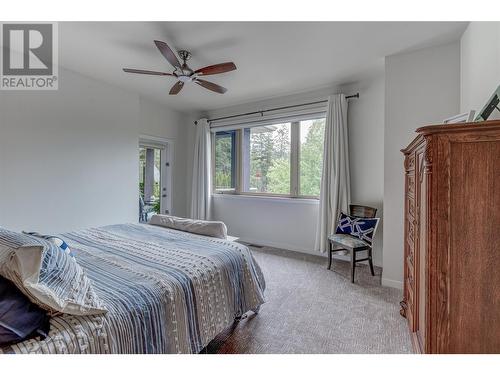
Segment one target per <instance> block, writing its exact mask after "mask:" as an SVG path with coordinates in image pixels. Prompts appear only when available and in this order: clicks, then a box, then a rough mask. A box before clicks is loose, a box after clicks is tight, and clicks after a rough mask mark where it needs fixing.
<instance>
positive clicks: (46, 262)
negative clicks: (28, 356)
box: [0, 228, 106, 315]
mask: <svg viewBox="0 0 500 375" xmlns="http://www.w3.org/2000/svg"><path fill="white" fill-rule="evenodd" d="M0 275H2V276H4V277H5V278H7V279H9V280H10V281H12V282H13V283H14V284H15V285H16V287H17V288H19V290H20V291H21V292H23V294H24V295H26V296H27V297H28V298H29V299H30V300H31V301H32V302H34V303H36V304H37V305H38V306H40V307H41V308H43V309H45V310H47V311H48V312H49V313H51V314H56V313H58V312H60V313H67V314H74V315H92V314H100V313H104V312H106V309H105V308H104V306H103V303H102V302H101V300H100V299H99V298H98V296H97V294H96V293H95V291H94V288H93V287H92V283H91V281H90V279H88V277H87V275H86V274H85V272H84V270H83V269H82V268H81V267H80V266H79V265H78V263H77V262H76V259H75V258H72V257H70V256H69V255H68V254H66V253H65V252H63V251H61V249H60V248H59V247H57V246H56V245H54V244H53V243H52V242H49V241H47V240H45V239H42V238H39V237H35V236H29V235H26V234H21V233H16V232H11V231H8V230H5V229H3V228H0Z"/></svg>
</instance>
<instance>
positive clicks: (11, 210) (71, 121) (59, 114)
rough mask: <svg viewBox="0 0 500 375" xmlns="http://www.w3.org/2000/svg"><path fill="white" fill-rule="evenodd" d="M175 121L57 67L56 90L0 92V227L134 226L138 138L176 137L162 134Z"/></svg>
mask: <svg viewBox="0 0 500 375" xmlns="http://www.w3.org/2000/svg"><path fill="white" fill-rule="evenodd" d="M141 108H142V110H141ZM180 120H182V116H181V115H179V114H176V113H175V111H173V112H172V113H169V112H168V111H167V112H165V111H163V112H162V111H161V110H159V109H158V107H157V105H149V104H148V103H147V101H145V100H140V99H139V97H138V95H136V94H133V93H129V92H127V91H124V90H122V89H119V88H116V87H114V86H111V85H108V84H105V83H102V82H99V81H96V80H93V79H90V78H87V77H84V76H82V75H80V74H76V73H74V72H70V71H67V70H65V69H62V68H60V83H59V90H57V91H16V92H15V91H8V92H7V91H3V92H0V225H1V226H3V227H6V228H10V229H13V230H38V231H41V232H46V233H61V232H65V231H69V230H74V229H79V228H85V227H89V226H98V225H106V224H113V223H123V222H133V221H137V217H138V138H139V134H140V133H147V134H153V135H157V136H172V137H180V136H179V134H180V133H179V130H175V129H174V130H172V131H173V132H172V133H171V132H170V130H166V128H168V127H169V126H171V125H172V124H170V123H171V122H172V123H174V122H175V124H174V128H175V126H181V125H178V124H177V122H178V121H180ZM139 123H140V124H141V127H139ZM162 124H163V125H162ZM163 127H165V130H164V129H163ZM181 149H182V148H181ZM177 159H181V160H182V159H183V157H182V156H179V157H178V158H177ZM179 167H183V164H182V163H180V164H179ZM182 175H184V172H182V173H181V177H180V180H181V181H182V183H183V178H182ZM176 183H177V182H176ZM177 190H179V188H177ZM181 193H182V192H181ZM179 194H180V193H179ZM180 195H181V199H180V202H182V203H179V204H178V205H177V206H175V207H178V210H179V212H185V195H184V196H182V194H180Z"/></svg>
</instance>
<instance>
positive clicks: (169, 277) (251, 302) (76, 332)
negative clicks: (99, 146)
mask: <svg viewBox="0 0 500 375" xmlns="http://www.w3.org/2000/svg"><path fill="white" fill-rule="evenodd" d="M59 237H61V238H62V239H63V240H64V241H66V243H67V244H68V245H69V246H70V248H71V250H72V252H73V253H74V254H75V257H76V259H77V262H78V264H80V266H81V267H82V268H83V269H84V270H85V272H86V273H87V276H88V278H89V279H90V280H92V283H93V286H94V289H95V291H96V293H97V294H98V296H99V297H100V298H101V299H102V301H103V302H104V305H105V307H106V309H107V310H108V313H107V314H104V315H89V316H74V315H67V314H63V315H60V316H56V317H53V318H52V319H51V330H50V333H49V337H48V338H47V339H45V340H44V341H40V340H39V339H32V340H28V341H24V342H22V343H19V344H16V345H12V346H9V347H6V348H1V349H0V352H4V353H198V352H200V351H201V350H202V349H203V348H204V347H205V346H206V345H207V344H208V343H209V342H210V341H211V340H212V339H213V338H214V337H215V336H216V335H217V334H218V333H220V332H221V331H222V330H224V329H225V328H227V327H228V326H229V325H230V324H232V322H233V321H234V319H235V317H238V316H241V315H242V314H244V313H245V312H247V311H249V310H255V309H258V308H259V306H260V305H261V304H262V303H264V295H263V292H264V288H265V281H264V277H263V275H262V272H261V270H260V268H259V266H258V264H257V263H256V262H255V260H254V259H253V257H252V254H251V253H250V251H249V250H248V248H247V247H245V246H243V245H241V244H238V243H234V242H229V241H224V240H220V239H215V238H211V237H204V236H199V235H194V234H190V233H186V232H180V231H176V230H172V229H167V228H163V227H157V226H153V225H147V224H120V225H112V226H106V227H100V228H92V229H87V230H82V231H77V232H71V233H67V234H64V235H60V236H59Z"/></svg>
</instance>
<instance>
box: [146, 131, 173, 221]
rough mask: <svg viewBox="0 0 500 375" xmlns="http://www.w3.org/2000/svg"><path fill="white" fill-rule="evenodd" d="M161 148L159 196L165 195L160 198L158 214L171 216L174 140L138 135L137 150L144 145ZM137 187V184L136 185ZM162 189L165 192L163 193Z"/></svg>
mask: <svg viewBox="0 0 500 375" xmlns="http://www.w3.org/2000/svg"><path fill="white" fill-rule="evenodd" d="M155 144H156V145H158V146H163V147H164V149H163V150H162V151H161V153H160V163H161V167H162V169H161V171H160V173H161V186H162V191H160V193H161V195H163V194H166V197H160V213H161V214H168V215H171V214H172V202H173V198H172V195H173V190H172V186H173V183H172V179H173V173H172V170H173V166H174V140H173V139H171V138H162V137H156V136H152V135H147V134H140V135H139V142H138V144H137V150H139V148H140V147H141V146H144V145H150V146H154V145H155ZM137 187H139V183H137ZM163 188H165V189H166V190H165V191H163Z"/></svg>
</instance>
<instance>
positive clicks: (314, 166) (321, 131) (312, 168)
mask: <svg viewBox="0 0 500 375" xmlns="http://www.w3.org/2000/svg"><path fill="white" fill-rule="evenodd" d="M324 135H325V119H324V118H321V119H315V120H307V121H301V122H300V153H299V167H300V168H299V170H300V189H299V191H300V195H305V196H319V188H320V184H321V170H322V168H323V140H324Z"/></svg>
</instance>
